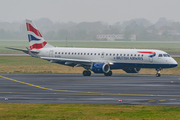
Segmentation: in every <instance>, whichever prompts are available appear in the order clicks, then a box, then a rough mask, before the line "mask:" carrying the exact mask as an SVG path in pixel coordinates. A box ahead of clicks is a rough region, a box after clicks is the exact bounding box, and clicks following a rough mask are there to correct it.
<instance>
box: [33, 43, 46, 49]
mask: <svg viewBox="0 0 180 120" xmlns="http://www.w3.org/2000/svg"><path fill="white" fill-rule="evenodd" d="M46 44H47V42H46V41H44V42H43V43H36V44H33V45H31V46H30V50H32V49H41V48H43V47H44V46H45V45H46Z"/></svg>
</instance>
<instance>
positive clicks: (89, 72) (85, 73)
mask: <svg viewBox="0 0 180 120" xmlns="http://www.w3.org/2000/svg"><path fill="white" fill-rule="evenodd" d="M83 76H91V71H87V70H84V71H83Z"/></svg>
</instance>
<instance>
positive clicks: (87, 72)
mask: <svg viewBox="0 0 180 120" xmlns="http://www.w3.org/2000/svg"><path fill="white" fill-rule="evenodd" d="M104 75H105V76H112V71H111V70H110V71H109V72H108V73H104ZM83 76H91V71H89V70H84V71H83Z"/></svg>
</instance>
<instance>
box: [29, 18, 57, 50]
mask: <svg viewBox="0 0 180 120" xmlns="http://www.w3.org/2000/svg"><path fill="white" fill-rule="evenodd" d="M26 27H27V31H28V39H29V44H30V50H33V49H41V48H51V47H53V46H52V45H50V44H48V43H47V42H46V41H45V40H44V38H43V37H42V35H41V33H40V32H39V30H38V28H37V27H36V25H35V24H34V23H33V22H32V21H31V20H27V19H26Z"/></svg>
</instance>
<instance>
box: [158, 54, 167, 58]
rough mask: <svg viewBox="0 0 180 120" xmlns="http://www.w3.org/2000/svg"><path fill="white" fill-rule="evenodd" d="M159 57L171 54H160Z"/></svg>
mask: <svg viewBox="0 0 180 120" xmlns="http://www.w3.org/2000/svg"><path fill="white" fill-rule="evenodd" d="M158 57H170V55H169V54H159V56H158Z"/></svg>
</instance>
